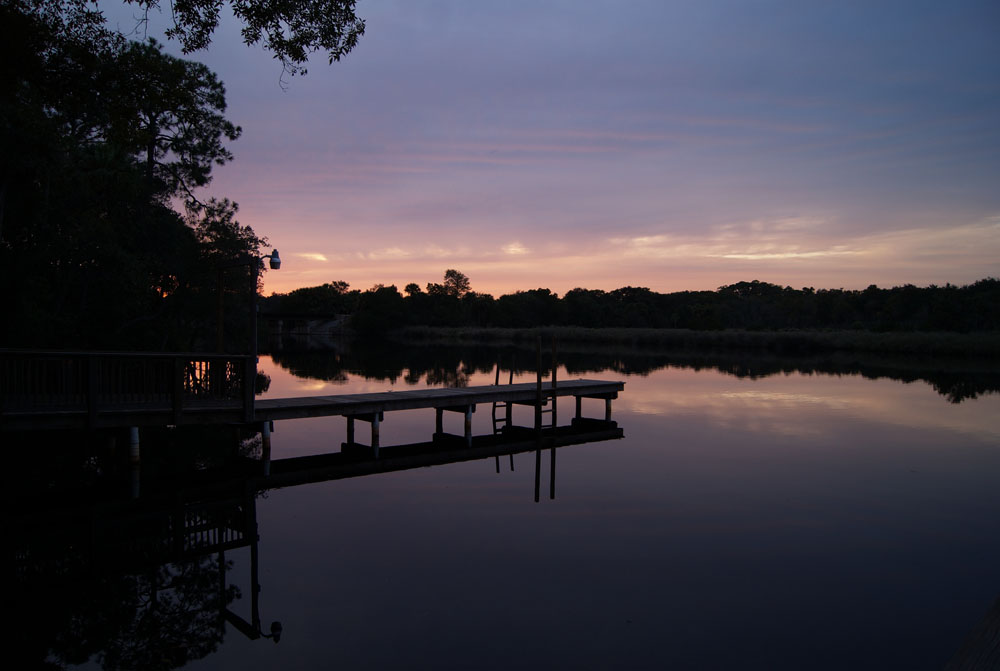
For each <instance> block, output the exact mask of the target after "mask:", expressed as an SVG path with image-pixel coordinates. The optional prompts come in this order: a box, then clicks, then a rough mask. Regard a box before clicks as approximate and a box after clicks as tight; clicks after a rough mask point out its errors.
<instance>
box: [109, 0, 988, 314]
mask: <svg viewBox="0 0 1000 671" xmlns="http://www.w3.org/2000/svg"><path fill="white" fill-rule="evenodd" d="M165 4H166V5H167V6H168V7H169V3H168V2H165ZM101 7H102V8H103V9H104V11H105V14H106V15H107V16H108V17H109V19H110V20H111V21H112V24H113V25H118V26H119V27H120V28H121V29H123V30H126V32H127V30H128V29H129V28H130V21H131V19H130V17H131V15H132V14H133V13H134V12H135V9H134V8H130V7H128V6H121V5H119V4H118V3H117V2H115V0H104V1H102V3H101ZM356 9H357V13H358V15H359V16H360V17H362V18H363V19H364V20H365V21H366V24H367V25H366V32H365V35H364V36H363V37H362V38H361V40H360V42H359V44H358V46H357V47H356V48H355V50H354V51H353V52H351V53H350V54H348V55H347V56H346V57H345V58H344V59H343V60H341V61H340V62H338V63H334V64H332V65H328V64H327V59H326V57H325V56H323V55H322V54H320V55H317V57H316V58H315V59H313V61H312V63H311V64H310V66H309V72H308V74H307V75H305V76H296V77H293V78H291V79H287V78H285V80H284V83H283V82H282V69H281V66H280V64H279V63H278V62H277V61H275V60H273V58H271V55H270V54H269V53H268V52H266V51H265V50H264V49H263V48H262V47H259V46H258V47H247V46H245V45H244V44H243V43H242V41H241V39H240V36H239V32H238V30H239V25H238V23H237V22H235V21H234V20H232V19H229V20H226V21H224V23H223V25H222V26H221V27H220V30H219V31H217V32H216V34H215V37H214V38H213V42H212V44H211V46H210V47H209V48H208V50H206V51H202V52H197V53H194V54H190V55H188V56H186V57H187V58H191V59H193V60H199V61H202V62H204V63H206V64H207V65H208V66H209V67H210V68H212V70H214V71H215V72H216V73H217V74H218V75H219V76H220V78H221V79H222V80H223V82H225V84H226V89H227V98H228V101H229V109H228V110H227V116H228V118H229V119H230V120H232V121H233V122H235V123H237V124H239V125H240V126H241V127H242V129H243V135H242V137H241V138H240V139H239V140H237V141H236V142H234V143H232V144H231V145H230V149H231V150H232V152H233V153H234V154H235V157H236V158H235V161H233V162H232V163H230V164H227V165H226V166H223V167H220V168H217V169H216V171H215V178H214V181H213V182H212V184H211V185H210V186H209V187H207V188H206V190H205V193H204V195H206V196H209V195H215V196H220V197H222V196H225V197H228V198H230V199H232V200H235V201H236V202H238V203H239V205H240V215H239V220H240V222H241V223H243V224H249V225H250V226H252V227H253V228H254V230H255V231H256V232H257V233H258V234H259V235H263V236H265V237H267V239H268V241H269V243H270V244H271V245H273V246H274V247H275V248H277V249H278V250H280V254H281V258H282V260H283V264H282V268H281V270H279V271H269V272H267V273H266V276H265V280H264V293H265V294H266V295H267V294H270V293H272V292H287V291H291V290H293V289H296V288H299V287H305V286H316V285H319V284H323V283H325V282H330V281H334V280H343V281H346V282H348V283H350V285H351V287H352V288H354V289H362V290H364V289H368V288H370V287H371V286H373V285H375V284H376V283H381V284H385V285H389V284H395V285H396V286H397V287H399V288H400V289H401V290H402V288H403V287H404V286H405V285H406V284H408V283H410V282H416V283H417V284H418V285H420V286H421V287H423V286H425V285H426V284H427V283H428V282H440V281H441V279H442V276H443V274H444V271H445V270H446V269H448V268H455V269H457V270H460V271H461V272H463V273H465V274H466V275H468V276H469V278H470V279H471V281H472V288H473V289H474V290H476V291H480V292H485V293H491V294H493V295H494V296H499V295H501V294H503V293H510V292H513V291H516V290H519V289H534V288H539V287H545V288H549V289H551V290H552V291H555V292H558V293H559V294H560V295H562V294H563V293H565V292H566V291H568V290H569V289H572V288H574V287H583V288H588V289H604V290H612V289H616V288H619V287H623V286H643V287H649V288H650V289H653V290H654V291H660V292H671V291H683V290H704V289H709V290H711V289H716V288H718V287H719V286H723V285H726V284H731V283H734V282H738V281H742V280H747V281H749V280H754V279H757V280H760V281H764V282H772V283H775V284H780V285H783V286H784V285H790V286H792V287H795V288H800V287H806V286H810V287H815V288H841V287H843V288H847V289H863V288H865V287H867V286H868V285H870V284H877V285H879V286H885V287H888V286H897V285H902V284H916V285H918V286H926V285H928V284H939V285H941V284H945V283H949V282H950V283H953V284H959V285H961V284H967V283H970V282H974V281H976V280H977V279H982V278H984V277H987V276H992V277H998V276H1000V39H997V38H996V35H997V34H998V33H1000V3H997V2H996V1H995V0H985V1H982V2H978V1H964V0H955V1H953V2H940V1H934V2H926V1H923V0H905V1H900V2H897V1H895V0H877V1H874V0H864V1H859V2H854V1H849V0H845V1H838V2H828V1H815V2H813V1H810V0H773V1H756V0H717V1H711V0H701V1H687V0H678V1H667V0H654V1H650V2H644V1H641V0H629V1H625V2H622V1H608V2H599V1H591V0H574V1H569V0H566V1H549V2H546V1H535V2H528V1H519V0H512V1H505V2H468V1H454V2H449V1H444V0H440V1H437V0H426V1H421V0H395V1H393V0H359V2H358V3H357V8H356ZM168 11H169V10H168ZM168 19H169V15H168V14H166V15H163V16H161V17H158V18H157V17H154V20H153V24H152V27H151V28H150V29H149V31H150V32H149V34H150V35H153V34H155V33H156V30H157V28H156V26H157V25H158V24H157V22H158V21H159V22H160V24H162V25H166V22H167V20H168ZM167 47H168V51H171V52H173V53H175V54H179V50H178V47H177V45H176V44H174V43H170V42H167Z"/></svg>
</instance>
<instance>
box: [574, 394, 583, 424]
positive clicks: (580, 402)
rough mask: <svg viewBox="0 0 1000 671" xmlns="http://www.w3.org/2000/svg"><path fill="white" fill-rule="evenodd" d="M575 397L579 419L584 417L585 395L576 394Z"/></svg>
mask: <svg viewBox="0 0 1000 671" xmlns="http://www.w3.org/2000/svg"><path fill="white" fill-rule="evenodd" d="M575 398H576V418H577V419H582V418H583V397H582V396H576V397H575Z"/></svg>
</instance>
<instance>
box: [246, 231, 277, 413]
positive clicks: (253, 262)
mask: <svg viewBox="0 0 1000 671" xmlns="http://www.w3.org/2000/svg"><path fill="white" fill-rule="evenodd" d="M264 259H267V260H268V265H270V267H271V270H279V269H280V268H281V257H280V256H278V250H277V249H275V250H273V251H272V252H271V253H270V254H267V255H265V256H254V257H253V258H251V259H250V260H249V261H247V263H249V264H250V266H251V267H252V268H253V272H252V273H250V297H251V303H250V360H249V361H248V362H247V367H246V375H245V376H244V380H245V382H244V386H245V389H244V390H243V413H244V420H245V421H247V422H252V421H254V407H253V406H254V395H255V392H256V389H257V281H258V279H259V278H260V262H261V261H263V260H264ZM241 265H242V264H241Z"/></svg>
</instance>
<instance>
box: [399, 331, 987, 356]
mask: <svg viewBox="0 0 1000 671" xmlns="http://www.w3.org/2000/svg"><path fill="white" fill-rule="evenodd" d="M386 337H387V338H388V339H391V340H393V341H398V342H408V343H412V344H448V343H467V344H483V345H517V346H521V347H527V346H533V345H534V343H535V341H536V340H537V339H538V338H539V337H541V338H542V340H543V347H546V346H547V342H548V341H550V340H551V339H552V338H553V337H554V338H555V339H556V341H557V343H558V344H559V347H563V346H564V345H575V346H587V345H595V346H601V347H605V346H608V345H613V346H618V347H627V348H630V349H640V350H643V351H657V350H658V351H677V350H686V351H693V352H708V351H734V350H735V351H756V352H771V353H780V354H817V353H826V352H871V353H880V354H906V355H924V356H948V357H957V358H970V357H985V358H1000V332H993V331H989V332H976V333H953V332H923V331H887V332H873V331H806V330H797V331H743V330H720V331H692V330H687V329H652V328H582V327H572V326H553V327H536V328H497V327H482V328H479V327H436V326H435V327H432V326H408V327H404V328H401V329H398V330H395V331H392V332H391V333H388V334H387V336H386Z"/></svg>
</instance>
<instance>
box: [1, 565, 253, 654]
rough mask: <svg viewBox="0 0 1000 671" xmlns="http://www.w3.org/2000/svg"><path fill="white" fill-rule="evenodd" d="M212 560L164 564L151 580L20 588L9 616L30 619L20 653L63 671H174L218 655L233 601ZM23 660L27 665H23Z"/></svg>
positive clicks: (48, 582)
mask: <svg viewBox="0 0 1000 671" xmlns="http://www.w3.org/2000/svg"><path fill="white" fill-rule="evenodd" d="M221 570H222V569H221V568H220V566H219V561H218V559H217V558H216V557H215V556H206V557H200V558H198V559H194V560H191V561H187V562H179V563H172V564H167V565H164V566H160V567H158V568H155V569H154V570H153V571H152V572H151V573H148V574H126V575H114V576H108V577H104V578H98V579H93V580H84V581H82V582H64V581H63V580H58V579H56V580H53V579H52V578H53V576H51V575H49V576H46V579H45V580H40V581H38V582H34V581H32V582H30V583H19V584H18V585H17V588H16V589H15V590H13V593H9V594H10V596H11V601H10V602H8V603H10V605H11V606H12V608H11V610H12V612H16V613H19V616H18V617H19V619H22V620H23V621H30V622H31V626H30V627H29V628H28V629H29V630H30V631H28V632H26V634H28V636H29V637H30V638H29V640H28V641H23V640H22V641H18V644H19V645H23V644H25V643H27V645H25V646H24V647H23V648H22V649H24V650H26V651H27V650H30V651H32V652H33V654H32V656H33V657H34V658H35V661H37V662H39V663H40V662H41V661H42V660H43V659H45V658H46V657H48V658H49V659H50V660H55V661H56V662H58V663H59V664H60V665H66V664H70V665H76V664H84V663H86V662H88V661H90V660H95V661H96V662H98V663H99V664H100V665H101V667H102V668H104V669H175V668H179V667H181V666H183V665H184V664H187V663H189V662H191V661H193V660H196V659H201V658H202V657H205V656H206V655H208V654H210V653H211V652H213V651H215V650H216V649H217V648H218V646H219V644H220V643H221V642H222V639H223V635H224V633H225V629H224V625H223V621H222V619H221V617H220V613H221V612H222V609H223V608H225V607H226V606H227V605H229V604H230V603H231V602H232V601H233V599H235V598H236V597H237V596H238V593H237V589H236V588H235V587H233V586H230V587H229V588H227V589H226V590H225V591H224V592H221V591H220V579H219V576H220V571H221ZM26 661H27V660H26Z"/></svg>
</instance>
